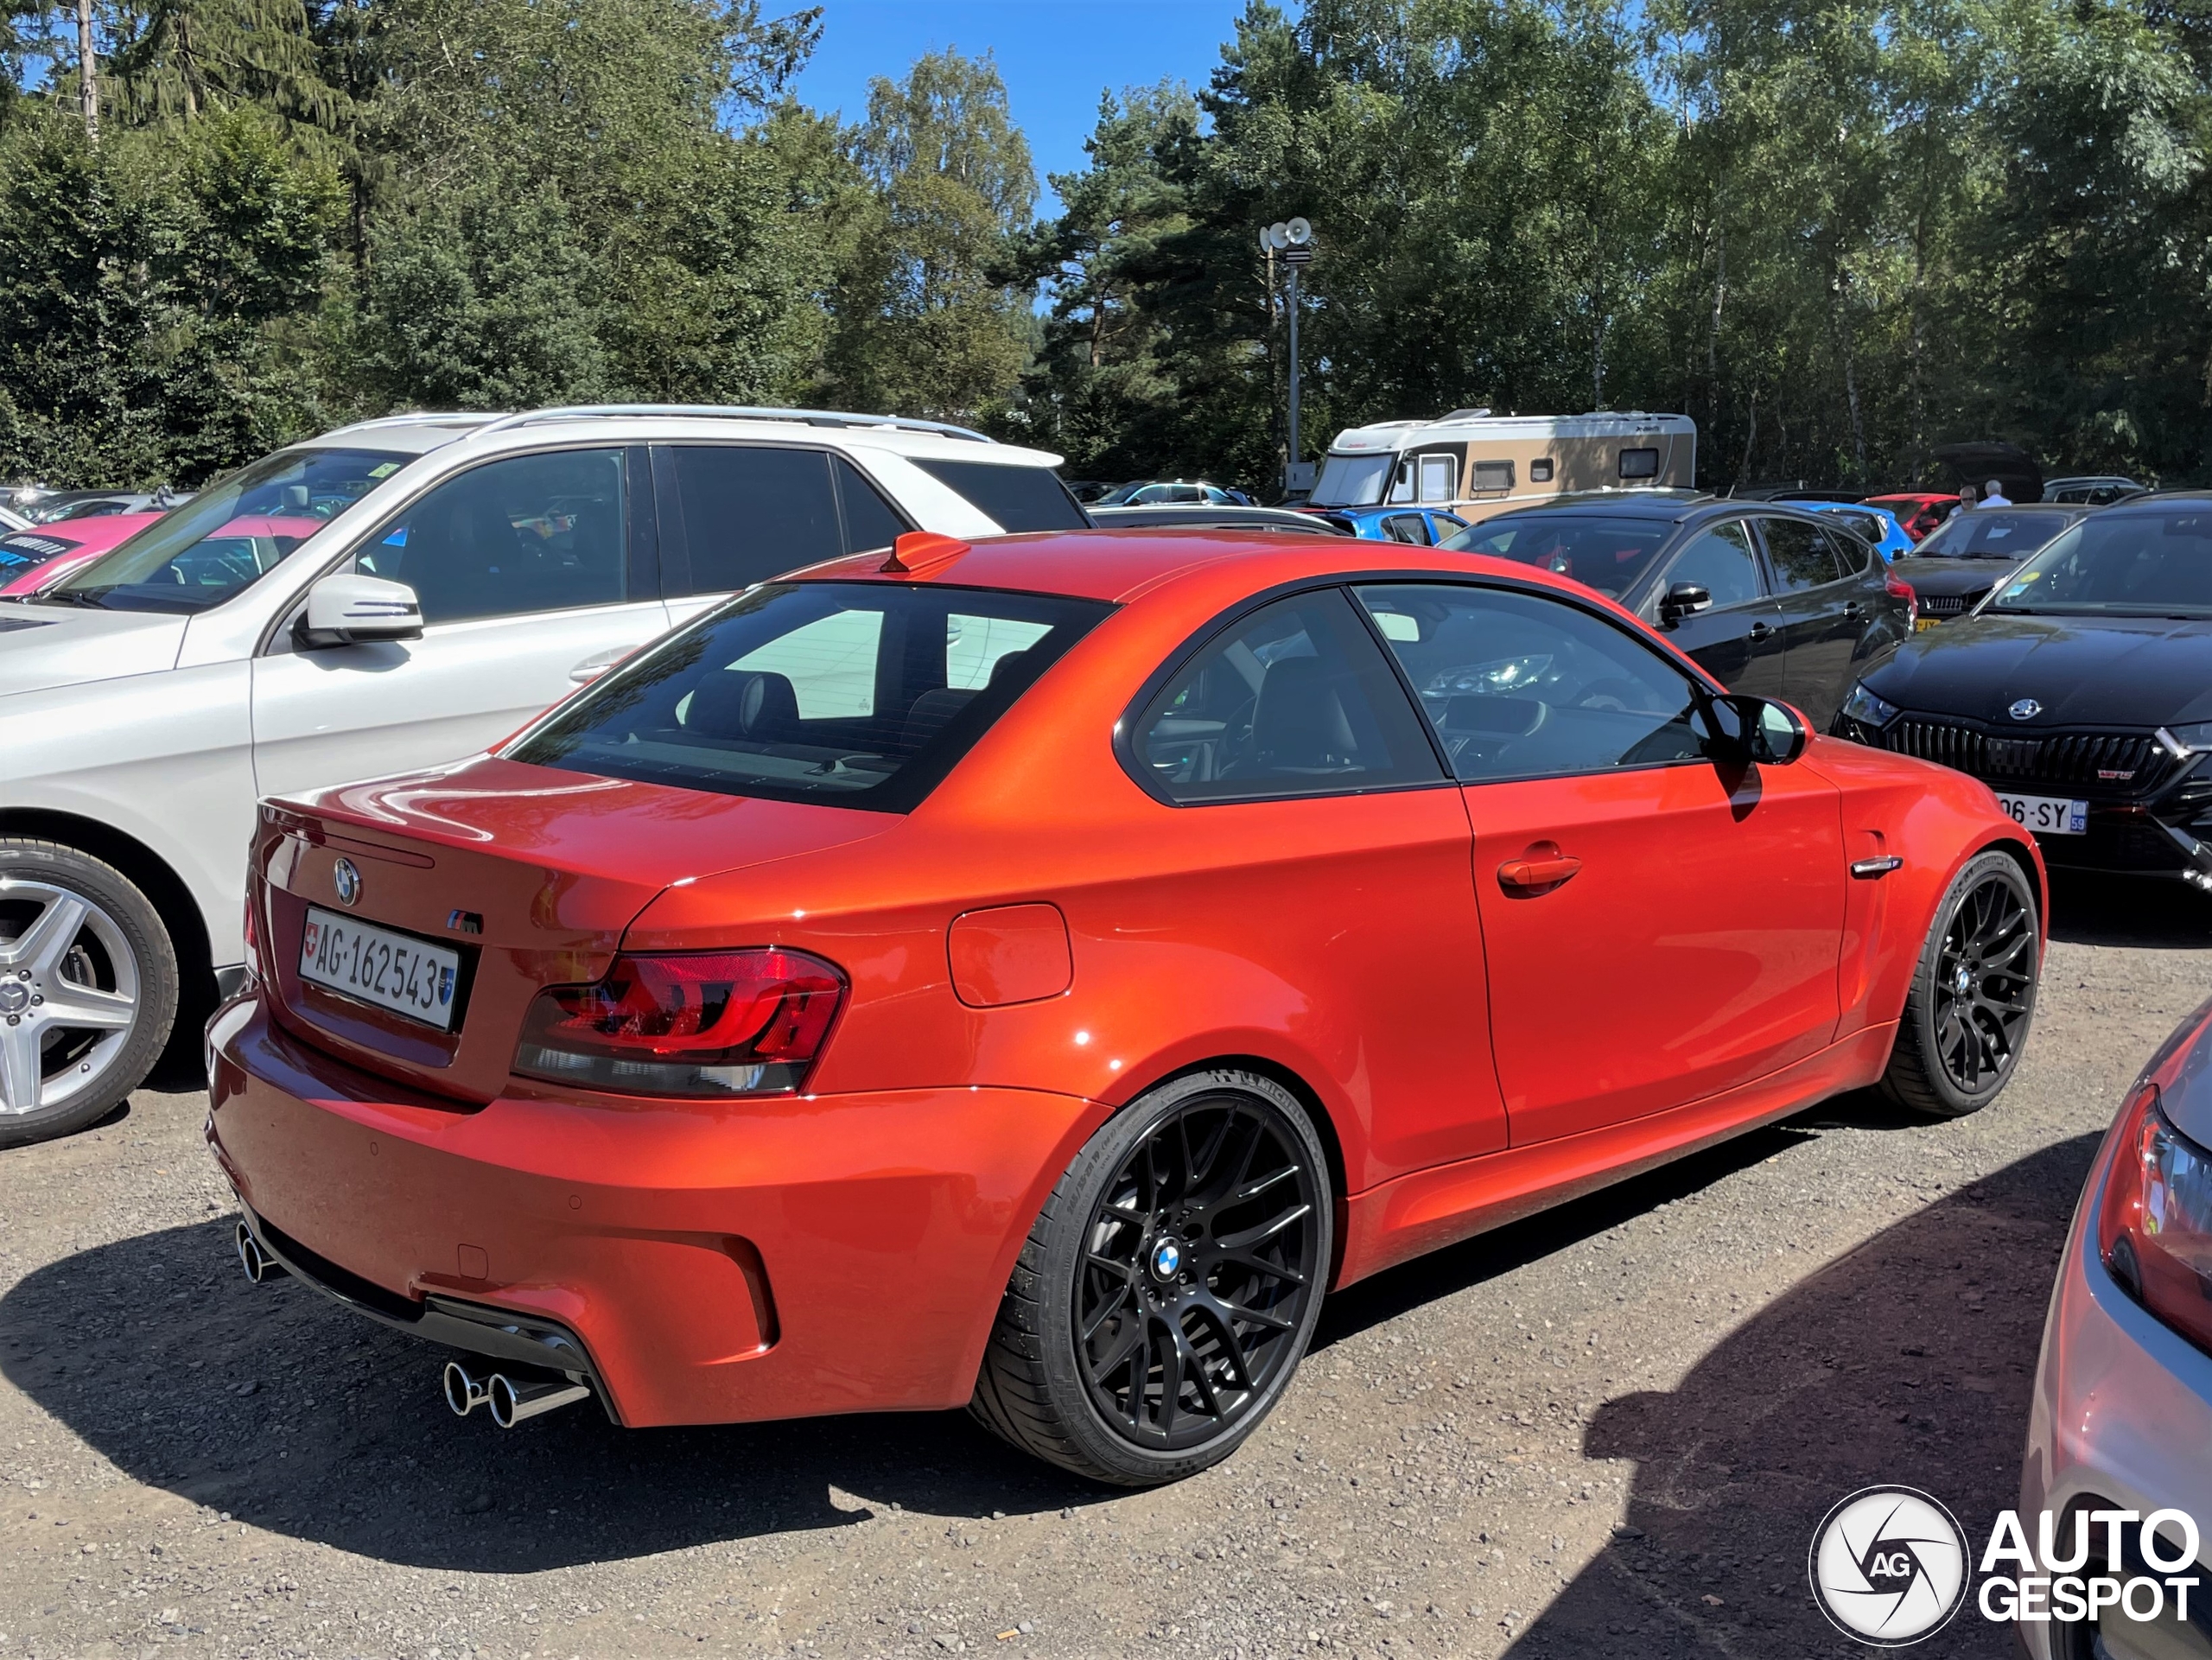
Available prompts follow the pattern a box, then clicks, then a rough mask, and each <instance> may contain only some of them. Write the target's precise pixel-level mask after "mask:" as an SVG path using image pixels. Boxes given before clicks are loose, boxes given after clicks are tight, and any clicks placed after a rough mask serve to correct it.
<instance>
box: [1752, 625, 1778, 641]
mask: <svg viewBox="0 0 2212 1660" xmlns="http://www.w3.org/2000/svg"><path fill="white" fill-rule="evenodd" d="M1773 637H1774V630H1773V629H1771V628H1770V627H1768V626H1766V625H1765V624H1764V623H1763V622H1755V623H1753V624H1752V625H1751V634H1750V638H1751V639H1772V638H1773Z"/></svg>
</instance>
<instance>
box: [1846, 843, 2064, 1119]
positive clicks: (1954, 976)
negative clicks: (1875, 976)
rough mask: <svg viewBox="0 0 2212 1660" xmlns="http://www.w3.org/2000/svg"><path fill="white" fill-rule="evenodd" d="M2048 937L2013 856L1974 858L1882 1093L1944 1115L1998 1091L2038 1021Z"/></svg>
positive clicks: (1947, 911)
mask: <svg viewBox="0 0 2212 1660" xmlns="http://www.w3.org/2000/svg"><path fill="white" fill-rule="evenodd" d="M2042 950H2043V935H2042V929H2041V926H2040V924H2039V919H2038V918H2037V906H2036V895H2035V889H2034V888H2033V887H2031V886H2030V884H2029V881H2028V878H2027V874H2026V872H2024V870H2022V869H2021V868H2020V865H2019V862H2018V861H2017V860H2015V859H2014V858H2013V857H2012V855H2010V854H2006V853H1998V852H1992V853H1984V854H1980V855H1976V856H1975V857H1974V858H1972V859H1969V860H1968V861H1967V863H1966V868H1964V869H1962V870H1961V871H1960V872H1959V874H1958V875H1956V876H1955V877H1954V878H1952V881H1951V885H1950V887H1948V888H1946V889H1945V890H1944V893H1943V901H1942V904H1941V905H1939V906H1936V919H1935V922H1934V923H1933V924H1932V925H1930V926H1929V931H1928V939H1927V943H1926V944H1924V945H1923V946H1922V948H1921V952H1920V962H1919V964H1918V965H1917V966H1916V969H1915V970H1914V971H1913V976H1912V987H1911V989H1910V991H1909V992H1908V993H1907V994H1906V995H1905V1000H1904V1014H1903V1016H1902V1017H1901V1018H1900V1019H1899V1020H1898V1021H1897V1045H1896V1046H1895V1047H1894V1048H1893V1049H1892V1050H1891V1052H1890V1064H1889V1067H1888V1070H1887V1071H1886V1072H1884V1073H1883V1075H1882V1091H1883V1092H1884V1093H1885V1095H1887V1096H1888V1097H1890V1098H1891V1100H1892V1101H1895V1102H1897V1103H1898V1104H1899V1105H1900V1106H1904V1107H1907V1108H1910V1110H1913V1111H1915V1112H1918V1113H1923V1114H1925V1115H1927V1116H1929V1117H1934V1118H1962V1117H1964V1116H1966V1115H1967V1113H1970V1112H1979V1111H1980V1110H1981V1109H1982V1108H1984V1107H1986V1106H1987V1105H1988V1104H1989V1103H1991V1102H1992V1101H1993V1100H1995V1099H1996V1098H1997V1096H1998V1094H1999V1091H2002V1090H2003V1089H2004V1087H2005V1084H2006V1083H2007V1082H2008V1081H2010V1079H2011V1078H2012V1072H2013V1069H2014V1068H2015V1067H2016V1066H2017V1065H2018V1064H2019V1059H2020V1052H2021V1050H2022V1049H2023V1048H2024V1047H2025V1046H2026V1044H2027V1040H2028V1032H2029V1028H2030V1027H2031V1026H2033V1024H2034V1023H2035V1007H2036V987H2037V978H2038V976H2039V974H2040V971H2041V969H2042Z"/></svg>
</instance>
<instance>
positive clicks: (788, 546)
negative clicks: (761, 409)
mask: <svg viewBox="0 0 2212 1660" xmlns="http://www.w3.org/2000/svg"><path fill="white" fill-rule="evenodd" d="M653 480H654V490H655V493H656V497H657V499H658V503H659V510H660V511H659V515H658V518H659V524H660V531H661V573H662V586H663V590H664V593H665V594H666V595H668V603H669V614H670V615H671V618H673V619H674V620H677V621H679V622H680V621H683V620H684V619H686V618H688V617H691V616H694V615H696V614H697V613H699V612H701V611H702V610H704V609H705V608H706V607H708V606H709V605H712V604H713V603H714V602H715V601H716V600H719V599H721V597H722V596H723V595H728V594H734V593H735V592H736V591H737V590H738V589H740V588H750V587H752V586H753V583H755V582H766V581H767V580H768V579H769V578H770V577H772V576H782V575H783V574H784V573H785V571H789V570H797V569H798V568H799V567H800V566H802V565H811V564H816V563H819V562H820V561H822V560H824V559H835V558H836V557H839V556H840V555H842V554H847V553H858V552H861V551H865V550H871V549H875V548H887V547H889V546H890V545H891V544H893V542H895V541H896V540H898V538H899V537H900V536H901V535H902V534H903V533H905V532H906V531H910V530H912V528H913V526H912V525H910V524H909V523H907V521H906V518H905V516H904V515H902V514H901V513H899V512H898V511H897V510H896V509H895V508H893V506H891V504H890V503H889V502H887V501H886V500H885V499H883V496H882V493H880V491H878V490H877V489H876V488H875V487H874V485H872V484H870V483H869V482H868V480H867V479H866V478H865V477H864V476H862V474H861V470H860V469H859V468H858V467H855V466H854V465H853V464H852V463H851V462H850V461H847V460H846V459H845V458H844V457H843V456H842V455H835V454H832V453H830V452H829V451H826V450H820V449H808V448H800V447H798V446H795V445H794V446H784V445H772V444H656V445H654V446H653Z"/></svg>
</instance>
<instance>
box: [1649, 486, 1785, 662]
mask: <svg viewBox="0 0 2212 1660" xmlns="http://www.w3.org/2000/svg"><path fill="white" fill-rule="evenodd" d="M1658 565H1659V569H1658V572H1657V575H1656V579H1655V581H1654V585H1653V587H1652V588H1651V589H1650V597H1649V599H1648V600H1646V601H1644V602H1643V605H1642V606H1641V607H1639V608H1640V610H1641V611H1642V613H1643V617H1644V620H1646V621H1647V622H1650V623H1653V624H1654V625H1656V626H1657V627H1658V628H1659V629H1660V630H1661V632H1662V633H1665V634H1666V635H1667V636H1668V638H1669V639H1670V640H1671V641H1672V642H1673V643H1674V645H1675V648H1676V649H1677V650H1679V651H1681V652H1683V653H1685V654H1686V655H1687V656H1688V657H1689V658H1691V659H1692V660H1693V661H1694V662H1695V663H1696V664H1697V665H1698V666H1699V667H1700V668H1701V669H1703V670H1704V671H1706V672H1707V674H1709V675H1711V676H1712V677H1713V678H1714V679H1716V680H1718V681H1719V683H1720V684H1722V685H1724V686H1726V687H1727V688H1728V690H1731V691H1743V692H1750V693H1751V694H1753V695H1754V696H1760V697H1779V696H1782V676H1783V660H1782V650H1783V646H1782V609H1781V607H1779V606H1777V604H1776V603H1775V602H1774V600H1773V598H1772V596H1771V595H1769V594H1768V593H1767V589H1766V578H1765V576H1764V573H1763V572H1762V571H1761V569H1759V559H1758V550H1757V549H1756V548H1755V547H1754V546H1753V544H1752V542H1751V531H1750V530H1749V528H1748V527H1746V525H1745V523H1744V521H1743V520H1742V519H1740V518H1724V519H1721V520H1719V521H1718V522H1716V523H1713V524H1710V525H1703V526H1700V527H1699V528H1697V529H1695V530H1693V531H1688V532H1687V533H1686V534H1685V535H1684V537H1683V538H1682V544H1681V546H1680V547H1678V548H1677V549H1675V550H1674V552H1673V553H1671V554H1668V555H1664V556H1662V557H1661V559H1660V560H1659V561H1658ZM1677 583H1692V584H1694V585H1695V586H1697V587H1699V588H1703V589H1705V591H1706V592H1707V593H1708V594H1710V595H1712V596H1713V604H1712V606H1711V607H1710V608H1709V609H1707V610H1704V611H1695V612H1691V613H1689V614H1686V615H1683V616H1680V617H1669V615H1668V614H1667V613H1666V611H1665V609H1664V607H1662V605H1661V603H1660V601H1662V600H1663V599H1664V598H1665V596H1666V594H1667V590H1668V589H1669V588H1672V587H1674V586H1675V584H1677Z"/></svg>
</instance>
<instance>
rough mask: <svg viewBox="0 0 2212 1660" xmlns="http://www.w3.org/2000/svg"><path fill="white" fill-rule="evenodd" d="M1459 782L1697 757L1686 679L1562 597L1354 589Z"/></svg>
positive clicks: (1423, 588)
mask: <svg viewBox="0 0 2212 1660" xmlns="http://www.w3.org/2000/svg"><path fill="white" fill-rule="evenodd" d="M1358 593H1359V598H1360V602H1361V603H1362V604H1363V605H1365V606H1366V607H1367V609H1368V612H1369V614H1370V615H1371V616H1373V617H1374V619H1375V620H1376V626H1377V627H1378V628H1379V629H1380V630H1381V632H1382V634H1383V638H1384V639H1387V640H1388V641H1389V643H1390V649H1391V650H1392V651H1393V652H1396V653H1397V657H1398V661H1399V662H1400V663H1401V664H1402V665H1404V667H1405V671H1406V675H1407V677H1408V679H1410V680H1411V681H1412V682H1413V683H1414V690H1417V691H1418V692H1420V694H1421V708H1422V709H1423V710H1424V711H1425V712H1426V713H1427V716H1428V718H1429V721H1430V722H1431V723H1432V724H1433V726H1434V727H1435V728H1436V733H1437V735H1438V736H1439V737H1440V738H1441V739H1442V740H1443V742H1444V749H1445V753H1446V754H1448V755H1450V756H1451V758H1452V772H1453V773H1455V774H1456V775H1457V776H1458V777H1459V779H1461V780H1463V781H1465V782H1480V781H1483V780H1485V779H1509V778H1543V777H1550V776H1555V775H1557V774H1560V773H1598V772H1604V771H1606V770H1608V769H1610V768H1612V767H1617V766H1663V765H1665V764H1666V763H1668V762H1669V761H1678V760H1694V759H1698V758H1699V757H1700V756H1701V755H1702V754H1703V753H1704V752H1703V748H1702V746H1701V741H1700V733H1699V731H1698V728H1697V726H1696V723H1695V716H1696V713H1697V709H1698V699H1697V696H1696V695H1695V691H1694V687H1693V685H1692V683H1691V681H1690V679H1689V677H1688V676H1686V675H1684V674H1683V673H1682V671H1681V670H1679V669H1677V668H1676V667H1675V665H1673V664H1672V663H1670V662H1669V661H1668V660H1667V659H1666V658H1664V657H1662V656H1661V655H1660V654H1659V653H1658V652H1655V651H1653V650H1652V649H1651V648H1650V647H1649V646H1645V645H1643V643H1642V642H1640V641H1638V640H1637V639H1633V638H1631V637H1630V635H1629V634H1627V633H1624V632H1623V631H1622V630H1620V629H1618V628H1616V627H1614V626H1612V625H1611V624H1610V623H1606V622H1603V621H1601V620H1599V619H1598V618H1596V617H1593V616H1592V615H1591V614H1589V613H1588V612H1586V611H1582V610H1580V609H1578V608H1576V607H1573V606H1572V605H1568V604H1567V603H1566V602H1564V601H1559V600H1552V599H1546V598H1543V597H1541V596H1539V595H1529V594H1515V593H1510V592H1507V591H1505V590H1503V589H1498V588H1465V587H1459V586H1457V585H1449V584H1445V583H1424V584H1410V583H1409V584H1405V585H1402V586H1400V585H1392V586H1388V587H1384V586H1379V585H1378V586H1376V587H1372V588H1361V589H1359V590H1358Z"/></svg>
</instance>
